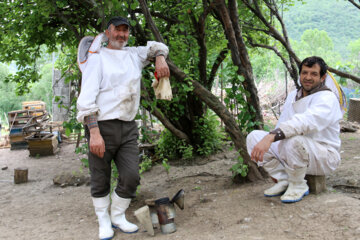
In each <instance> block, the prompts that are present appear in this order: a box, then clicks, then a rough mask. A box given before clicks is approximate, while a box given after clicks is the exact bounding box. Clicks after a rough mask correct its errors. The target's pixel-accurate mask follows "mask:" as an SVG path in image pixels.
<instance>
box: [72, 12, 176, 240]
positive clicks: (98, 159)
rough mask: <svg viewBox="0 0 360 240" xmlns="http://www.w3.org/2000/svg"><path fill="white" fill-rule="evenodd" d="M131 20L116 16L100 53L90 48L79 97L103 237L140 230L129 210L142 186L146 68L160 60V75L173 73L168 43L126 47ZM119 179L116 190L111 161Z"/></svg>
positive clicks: (94, 42)
mask: <svg viewBox="0 0 360 240" xmlns="http://www.w3.org/2000/svg"><path fill="white" fill-rule="evenodd" d="M129 28H130V24H129V22H128V20H127V19H126V18H123V17H113V18H111V19H110V21H109V22H108V24H107V29H106V31H105V34H106V36H105V35H104V34H102V36H100V37H101V38H102V39H105V41H106V42H107V46H106V47H103V46H102V42H101V43H97V39H96V38H95V40H94V41H93V43H92V44H93V45H94V44H98V45H99V47H98V48H97V50H96V52H93V51H90V50H91V49H92V48H90V50H89V55H90V56H88V59H87V63H86V68H84V69H83V72H82V90H81V93H80V96H79V98H78V101H77V107H78V111H79V112H78V115H77V119H78V121H79V122H83V123H85V125H86V127H85V131H86V132H85V135H86V137H87V139H88V143H89V150H90V151H89V154H88V157H89V168H90V174H91V196H92V200H93V205H94V207H95V213H96V215H97V217H98V221H99V238H100V239H112V238H113V236H114V231H113V229H112V227H114V228H119V229H120V230H121V231H122V232H125V233H134V232H137V231H138V227H137V226H136V225H135V224H132V223H130V222H128V221H127V220H126V218H125V211H126V209H127V208H128V207H129V204H130V201H131V198H134V197H135V193H136V188H137V186H138V185H139V179H140V177H139V162H138V161H139V157H138V154H139V150H138V144H137V138H138V128H137V125H136V122H135V121H134V118H135V115H136V113H137V111H138V107H139V102H140V81H141V71H142V69H143V67H144V66H146V65H147V64H148V63H149V61H150V60H153V59H155V71H156V72H157V75H158V77H159V78H162V77H169V76H170V72H169V68H168V65H167V63H166V61H165V58H166V57H167V54H168V48H167V46H166V45H164V44H162V43H158V42H148V43H147V46H144V47H125V46H126V44H127V41H128V39H129V30H130V29H129ZM112 160H114V162H115V164H116V167H117V170H118V173H119V177H118V182H117V186H116V188H115V190H114V192H113V193H111V200H112V203H111V216H110V215H109V212H108V209H109V206H110V177H111V161H112Z"/></svg>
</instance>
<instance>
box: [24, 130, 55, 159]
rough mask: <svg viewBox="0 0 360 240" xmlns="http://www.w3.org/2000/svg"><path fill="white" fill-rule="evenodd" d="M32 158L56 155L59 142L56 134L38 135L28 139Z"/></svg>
mask: <svg viewBox="0 0 360 240" xmlns="http://www.w3.org/2000/svg"><path fill="white" fill-rule="evenodd" d="M26 139H27V142H28V145H29V147H28V149H29V152H30V156H33V157H35V156H47V155H54V154H55V153H56V151H57V149H58V140H57V136H56V135H55V134H51V133H50V134H43V133H41V134H36V135H34V136H32V137H30V138H29V137H28V138H26Z"/></svg>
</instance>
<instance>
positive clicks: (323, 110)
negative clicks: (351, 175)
mask: <svg viewBox="0 0 360 240" xmlns="http://www.w3.org/2000/svg"><path fill="white" fill-rule="evenodd" d="M326 71H327V65H326V63H325V62H324V60H323V59H321V58H320V57H316V56H313V57H309V58H306V59H304V60H303V61H302V63H301V64H300V70H299V74H300V84H301V88H300V89H299V90H294V91H293V92H291V93H290V94H289V96H288V97H287V99H286V102H285V104H284V108H283V112H282V114H281V115H280V118H279V121H278V123H277V126H276V128H275V130H273V131H271V132H270V133H267V132H265V131H260V130H255V131H252V132H251V133H250V134H249V135H248V137H247V139H246V143H247V150H248V153H249V154H250V156H251V159H252V160H253V161H255V162H257V163H258V166H262V167H263V168H264V169H265V170H266V171H267V172H268V173H269V175H270V176H271V177H272V178H273V179H275V180H276V181H275V182H276V184H275V185H274V186H273V187H271V188H269V189H267V190H265V191H264V195H265V196H266V197H273V196H279V195H282V194H283V193H284V192H285V193H284V194H283V195H282V196H281V201H282V202H284V203H292V202H298V201H300V200H301V199H302V198H303V197H304V196H306V195H308V194H309V187H308V185H307V184H306V180H305V179H304V178H305V175H306V174H311V175H327V174H329V173H330V172H332V171H334V170H335V169H336V168H337V167H338V166H339V164H340V153H339V150H340V144H341V141H340V136H339V133H340V125H339V121H340V120H341V119H342V112H341V109H340V105H339V102H338V99H337V97H336V95H335V94H334V93H333V92H332V91H330V89H329V88H327V87H326V85H325V78H326Z"/></svg>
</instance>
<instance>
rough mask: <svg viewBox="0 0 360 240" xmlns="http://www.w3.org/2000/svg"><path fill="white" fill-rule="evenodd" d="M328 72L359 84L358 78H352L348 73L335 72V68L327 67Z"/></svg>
mask: <svg viewBox="0 0 360 240" xmlns="http://www.w3.org/2000/svg"><path fill="white" fill-rule="evenodd" d="M328 70H329V71H330V72H332V73H335V74H336V75H338V76H340V77H343V78H348V79H351V80H353V81H354V82H357V83H359V84H360V78H359V77H357V76H354V75H352V74H350V73H346V72H342V71H340V70H337V69H335V68H332V67H329V68H328Z"/></svg>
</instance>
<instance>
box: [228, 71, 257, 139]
mask: <svg viewBox="0 0 360 240" xmlns="http://www.w3.org/2000/svg"><path fill="white" fill-rule="evenodd" d="M229 76H230V77H231V78H230V79H231V87H227V88H225V91H226V97H225V99H224V102H225V104H226V107H227V108H228V109H230V111H231V112H232V113H233V115H235V117H236V122H237V123H238V125H239V127H240V129H242V131H243V132H244V133H246V132H250V131H252V130H253V129H254V128H255V126H256V125H257V124H260V123H258V122H254V121H252V119H253V115H254V114H255V109H254V108H252V106H250V105H249V104H248V103H247V100H246V99H247V97H249V93H248V92H247V91H246V90H245V89H244V88H243V86H242V84H241V82H243V81H244V80H243V77H242V76H239V75H237V74H235V71H233V75H229Z"/></svg>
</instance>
